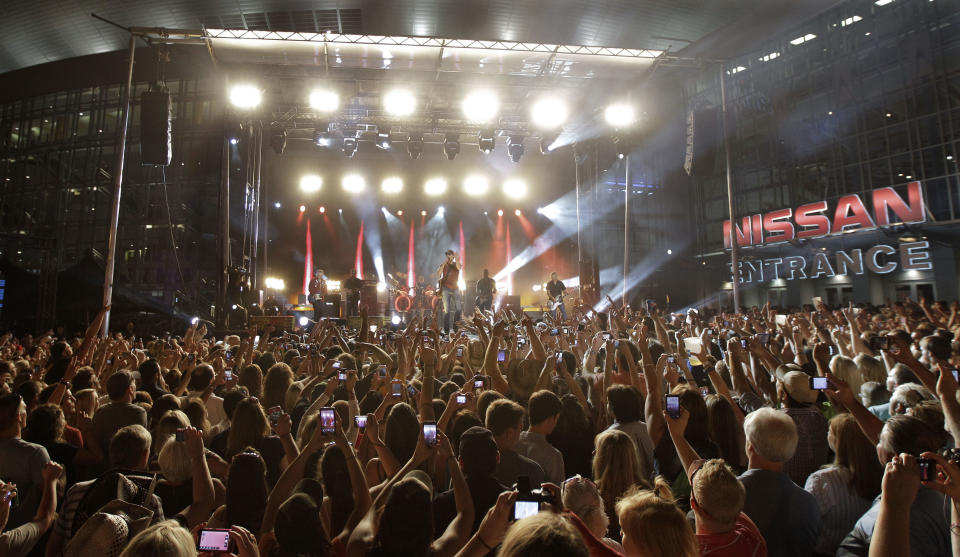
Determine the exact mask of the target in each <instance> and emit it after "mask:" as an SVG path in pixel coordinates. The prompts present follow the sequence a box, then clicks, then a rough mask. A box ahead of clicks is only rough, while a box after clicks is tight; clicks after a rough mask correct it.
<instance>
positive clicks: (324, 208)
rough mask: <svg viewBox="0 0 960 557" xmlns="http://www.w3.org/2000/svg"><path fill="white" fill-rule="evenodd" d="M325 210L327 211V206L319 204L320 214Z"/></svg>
mask: <svg viewBox="0 0 960 557" xmlns="http://www.w3.org/2000/svg"><path fill="white" fill-rule="evenodd" d="M326 212H327V208H326V207H324V206H323V205H321V206H320V214H323V213H326Z"/></svg>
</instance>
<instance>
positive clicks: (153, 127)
mask: <svg viewBox="0 0 960 557" xmlns="http://www.w3.org/2000/svg"><path fill="white" fill-rule="evenodd" d="M172 156H173V138H172V136H171V123H170V92H169V91H167V89H166V88H162V89H154V90H151V91H147V92H146V93H144V94H143V95H141V96H140V164H141V165H159V166H170V159H171V158H172Z"/></svg>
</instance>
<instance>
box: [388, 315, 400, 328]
mask: <svg viewBox="0 0 960 557" xmlns="http://www.w3.org/2000/svg"><path fill="white" fill-rule="evenodd" d="M390 323H392V324H393V325H395V326H396V325H399V324H400V316H399V315H397V314H393V317H391V318H390Z"/></svg>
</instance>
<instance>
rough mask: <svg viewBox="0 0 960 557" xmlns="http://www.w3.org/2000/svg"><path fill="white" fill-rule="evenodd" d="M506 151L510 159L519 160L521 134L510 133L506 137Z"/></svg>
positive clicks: (521, 151)
mask: <svg viewBox="0 0 960 557" xmlns="http://www.w3.org/2000/svg"><path fill="white" fill-rule="evenodd" d="M507 153H509V154H510V160H512V161H513V162H520V157H522V156H523V136H522V135H511V136H510V137H508V138H507Z"/></svg>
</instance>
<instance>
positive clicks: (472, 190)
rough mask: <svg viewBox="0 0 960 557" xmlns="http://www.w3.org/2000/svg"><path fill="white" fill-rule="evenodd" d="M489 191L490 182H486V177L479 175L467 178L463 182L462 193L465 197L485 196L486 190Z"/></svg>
mask: <svg viewBox="0 0 960 557" xmlns="http://www.w3.org/2000/svg"><path fill="white" fill-rule="evenodd" d="M489 189H490V181H489V180H487V178H486V176H481V175H479V174H474V175H472V176H467V179H466V180H464V182H463V191H464V192H465V193H466V194H467V195H472V196H474V197H477V196H481V195H486V193H487V190H489Z"/></svg>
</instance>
